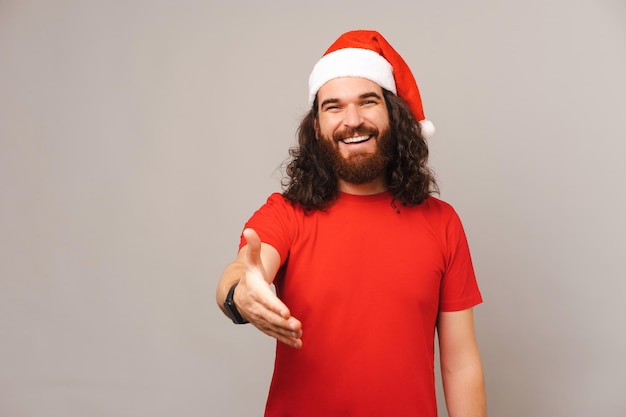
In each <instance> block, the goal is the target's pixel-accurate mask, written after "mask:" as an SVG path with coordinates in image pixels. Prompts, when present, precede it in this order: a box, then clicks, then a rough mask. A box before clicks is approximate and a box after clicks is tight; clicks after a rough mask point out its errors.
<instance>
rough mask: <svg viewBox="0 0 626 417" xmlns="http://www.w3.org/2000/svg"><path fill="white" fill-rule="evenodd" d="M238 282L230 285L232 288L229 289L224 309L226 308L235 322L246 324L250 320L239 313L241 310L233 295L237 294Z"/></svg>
mask: <svg viewBox="0 0 626 417" xmlns="http://www.w3.org/2000/svg"><path fill="white" fill-rule="evenodd" d="M238 284H239V283H238V282H235V283H234V284H233V286H232V287H230V290H228V295H227V296H226V301H224V309H225V310H226V313H227V314H228V317H230V318H231V320H232V321H233V323H235V324H246V323H249V321H247V320H245V319H244V318H243V317H241V314H239V310H237V306H236V305H235V300H234V299H233V296H234V295H235V288H237V285H238Z"/></svg>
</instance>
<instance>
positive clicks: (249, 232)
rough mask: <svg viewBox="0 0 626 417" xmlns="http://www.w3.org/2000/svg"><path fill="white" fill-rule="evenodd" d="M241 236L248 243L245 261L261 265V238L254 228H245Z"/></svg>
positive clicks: (253, 264)
mask: <svg viewBox="0 0 626 417" xmlns="http://www.w3.org/2000/svg"><path fill="white" fill-rule="evenodd" d="M243 237H244V238H245V239H246V243H247V245H248V248H247V251H246V261H247V262H248V263H249V264H250V265H252V266H259V265H261V238H260V237H259V235H258V234H257V232H256V231H255V230H254V229H250V228H248V229H245V230H244V231H243Z"/></svg>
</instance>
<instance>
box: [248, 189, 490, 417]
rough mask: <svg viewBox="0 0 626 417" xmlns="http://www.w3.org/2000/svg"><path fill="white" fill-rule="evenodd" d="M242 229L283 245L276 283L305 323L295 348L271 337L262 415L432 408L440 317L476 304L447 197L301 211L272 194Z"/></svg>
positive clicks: (432, 411) (354, 202) (363, 199)
mask: <svg viewBox="0 0 626 417" xmlns="http://www.w3.org/2000/svg"><path fill="white" fill-rule="evenodd" d="M396 207H397V209H396ZM398 211H399V212H398ZM246 227H250V228H253V229H255V230H256V231H257V233H258V234H259V236H260V237H261V240H262V241H263V242H265V243H268V244H270V245H272V246H273V247H274V248H276V250H277V251H278V253H279V254H280V257H281V262H282V266H281V269H280V270H279V272H278V274H277V276H276V279H275V281H274V283H275V285H276V291H277V294H278V296H279V297H280V298H281V299H282V300H283V302H284V303H285V304H286V305H287V306H288V307H289V309H290V310H291V313H292V315H293V316H294V317H296V318H297V319H299V320H300V321H301V322H302V330H303V336H302V342H303V347H302V349H299V350H297V349H293V348H291V347H289V346H286V345H284V344H282V343H278V344H277V348H276V361H275V366H274V376H273V378H272V383H271V387H270V392H269V396H268V400H267V406H266V413H265V415H266V416H267V417H287V416H296V417H306V416H311V417H331V416H341V417H345V416H428V417H434V416H436V414H437V406H436V401H435V386H434V335H435V326H436V321H437V315H438V313H439V312H440V311H458V310H463V309H467V308H470V307H473V306H474V305H476V304H479V303H480V302H481V301H482V298H481V295H480V292H479V289H478V286H477V283H476V279H475V276H474V270H473V267H472V261H471V258H470V252H469V248H468V244H467V239H466V237H465V233H464V231H463V227H462V225H461V221H460V219H459V217H458V216H457V214H456V212H455V211H454V209H453V208H452V207H451V206H450V205H449V204H447V203H445V202H443V201H441V200H438V199H436V198H434V197H429V198H428V199H427V200H426V201H425V202H424V203H422V204H420V205H419V206H416V207H404V206H401V205H399V204H396V205H393V204H392V195H391V194H390V193H382V194H377V195H373V196H355V195H349V194H345V193H342V194H341V195H340V197H339V199H338V200H337V201H336V202H335V203H334V204H333V205H332V206H331V207H330V208H329V209H328V210H326V211H313V212H311V213H309V214H304V212H303V210H302V209H301V208H300V207H299V206H293V205H291V204H290V203H289V202H288V201H287V200H286V199H284V198H283V197H282V196H281V195H280V194H278V193H276V194H273V195H271V196H270V197H269V199H268V200H267V202H266V204H265V205H263V206H262V207H261V208H260V209H259V210H258V211H257V212H256V213H255V214H254V215H253V216H252V218H251V219H250V220H249V221H248V223H247V224H246ZM243 244H245V241H244V240H242V245H243Z"/></svg>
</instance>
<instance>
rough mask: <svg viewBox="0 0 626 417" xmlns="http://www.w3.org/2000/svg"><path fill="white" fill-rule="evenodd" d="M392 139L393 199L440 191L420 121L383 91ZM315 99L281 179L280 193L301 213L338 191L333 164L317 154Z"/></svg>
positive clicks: (408, 202)
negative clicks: (296, 206)
mask: <svg viewBox="0 0 626 417" xmlns="http://www.w3.org/2000/svg"><path fill="white" fill-rule="evenodd" d="M383 95H384V97H385V103H386V105H387V111H388V112H389V125H390V131H391V140H392V141H393V142H395V144H396V147H395V148H396V151H395V156H394V158H393V159H392V161H391V162H390V164H389V166H388V168H387V174H386V183H387V187H388V189H389V191H390V192H391V193H392V194H393V196H394V199H395V201H398V202H399V203H400V204H402V205H403V206H415V205H418V204H420V203H422V202H423V201H424V200H425V199H426V198H427V197H428V196H429V195H430V194H431V193H437V192H438V191H439V189H438V187H437V182H436V181H435V176H434V173H433V172H432V170H431V169H430V168H429V167H428V165H427V163H428V144H427V143H426V140H425V139H424V138H423V137H422V134H421V132H420V127H419V123H418V122H417V120H416V119H415V116H413V113H412V112H411V110H410V108H409V106H408V105H407V104H406V102H405V101H404V100H403V99H402V98H400V97H398V96H396V95H395V94H393V93H392V92H390V91H387V90H385V89H383ZM317 104H318V103H317V99H316V100H315V102H314V103H313V107H312V109H311V110H310V111H309V112H308V113H307V114H306V115H305V116H304V118H303V119H302V122H301V123H300V126H299V127H298V131H297V137H298V146H296V147H293V148H291V149H290V150H289V155H290V157H291V158H290V160H288V161H287V162H286V163H285V164H286V169H285V172H286V177H285V178H283V180H282V185H283V190H284V191H283V196H284V197H285V198H287V199H288V200H289V201H291V203H293V204H299V205H301V206H302V207H303V208H304V210H305V211H310V210H324V209H326V208H328V207H329V205H331V204H332V202H333V201H334V200H335V199H336V198H337V196H338V195H339V186H338V181H337V176H336V175H335V173H334V170H333V167H332V166H331V165H330V164H329V163H328V162H327V161H326V160H325V159H324V158H321V157H320V152H319V146H318V143H317V139H316V137H315V120H316V119H317V116H318V114H317V107H318V106H317Z"/></svg>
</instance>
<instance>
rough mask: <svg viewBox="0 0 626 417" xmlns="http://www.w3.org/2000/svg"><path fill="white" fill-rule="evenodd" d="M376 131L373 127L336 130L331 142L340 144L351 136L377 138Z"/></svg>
mask: <svg viewBox="0 0 626 417" xmlns="http://www.w3.org/2000/svg"><path fill="white" fill-rule="evenodd" d="M378 133H379V132H378V129H376V128H375V127H366V126H359V127H356V128H352V127H348V128H345V129H343V130H338V131H336V132H335V133H334V134H333V140H334V141H335V142H340V141H342V140H343V139H345V138H350V137H353V136H378Z"/></svg>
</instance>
